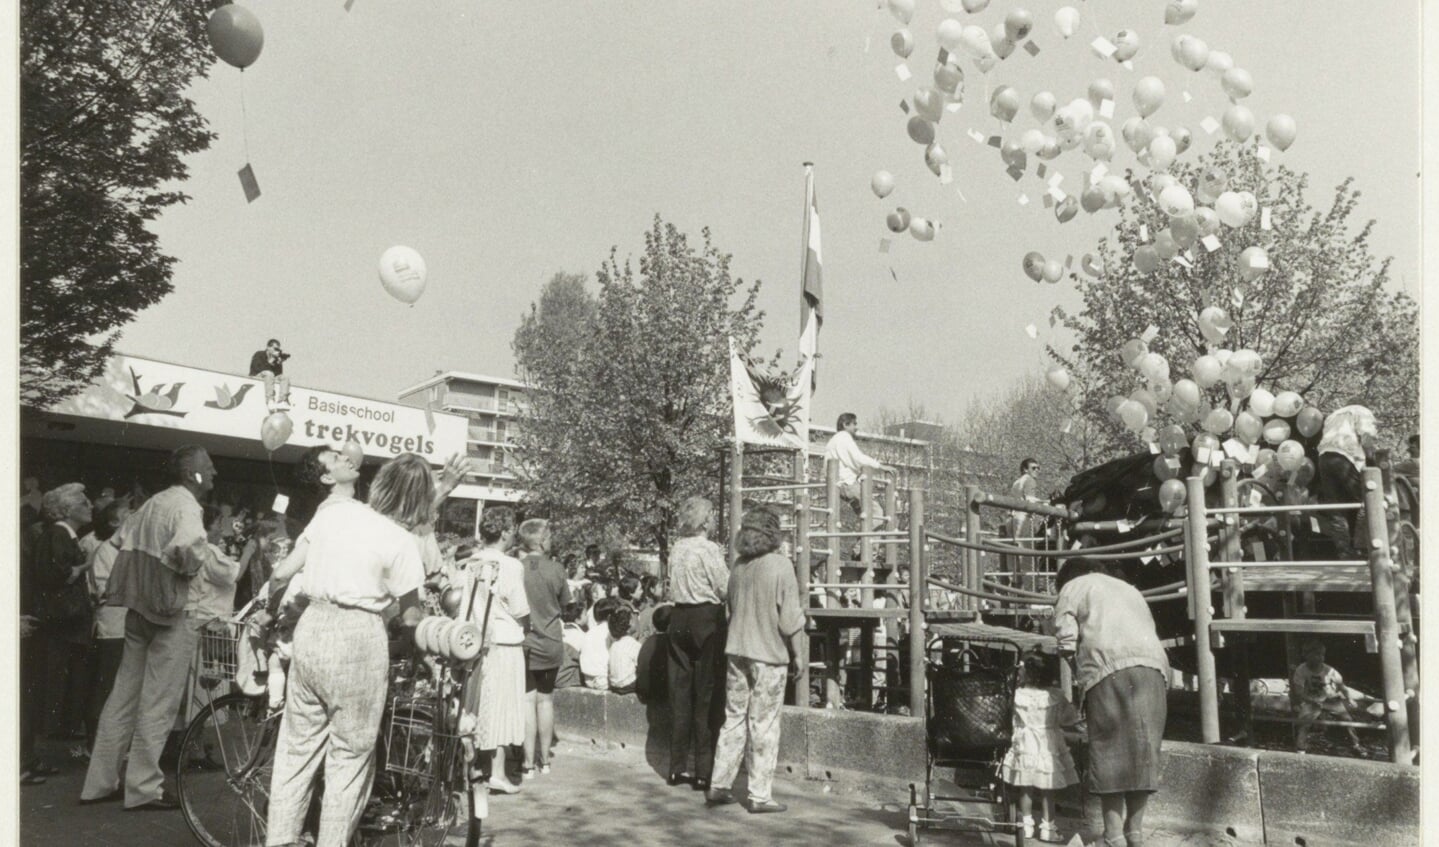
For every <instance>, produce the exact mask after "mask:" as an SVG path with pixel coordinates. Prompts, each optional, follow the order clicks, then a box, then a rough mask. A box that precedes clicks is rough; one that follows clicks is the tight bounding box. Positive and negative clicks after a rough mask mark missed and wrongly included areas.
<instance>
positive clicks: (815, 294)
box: [799, 169, 824, 389]
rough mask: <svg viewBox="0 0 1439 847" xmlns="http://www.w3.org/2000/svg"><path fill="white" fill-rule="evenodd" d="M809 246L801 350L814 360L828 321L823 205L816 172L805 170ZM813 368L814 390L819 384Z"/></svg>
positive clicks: (803, 288)
mask: <svg viewBox="0 0 1439 847" xmlns="http://www.w3.org/2000/svg"><path fill="white" fill-rule="evenodd" d="M804 230H805V249H804V268H803V273H802V275H801V276H802V280H801V289H800V308H799V352H800V356H801V357H802V358H803V359H807V360H810V361H813V360H814V358H815V355H816V353H817V352H818V350H819V328H820V326H821V325H822V324H823V323H824V295H823V286H822V285H821V273H820V271H821V261H820V236H819V207H818V206H817V205H816V204H815V196H814V171H812V170H810V169H806V171H805V224H804ZM817 371H818V368H817V367H815V368H812V369H811V371H810V374H811V385H810V387H811V389H813V388H814V386H815V384H816V380H815V374H816V372H817Z"/></svg>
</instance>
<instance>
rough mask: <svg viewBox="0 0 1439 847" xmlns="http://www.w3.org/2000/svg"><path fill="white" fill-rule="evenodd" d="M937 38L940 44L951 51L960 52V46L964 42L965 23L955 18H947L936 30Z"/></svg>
mask: <svg viewBox="0 0 1439 847" xmlns="http://www.w3.org/2000/svg"><path fill="white" fill-rule="evenodd" d="M934 35H935V38H936V40H938V41H939V46H941V47H943V48H944V49H945V50H948V51H949V52H951V53H958V52H959V48H960V47H961V46H962V45H963V44H964V24H962V23H960V22H959V21H957V20H955V19H954V18H945V19H944V20H942V21H940V22H939V28H938V29H936V30H935V33H934Z"/></svg>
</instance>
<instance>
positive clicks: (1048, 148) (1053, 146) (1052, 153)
mask: <svg viewBox="0 0 1439 847" xmlns="http://www.w3.org/2000/svg"><path fill="white" fill-rule="evenodd" d="M1061 152H1063V151H1061V150H1060V149H1059V142H1058V141H1056V140H1055V139H1054V138H1051V137H1049V136H1045V139H1044V146H1043V147H1041V148H1039V158H1041V159H1043V160H1045V161H1046V162H1047V161H1049V160H1050V159H1055V158H1058V157H1059V154H1060V153H1061Z"/></svg>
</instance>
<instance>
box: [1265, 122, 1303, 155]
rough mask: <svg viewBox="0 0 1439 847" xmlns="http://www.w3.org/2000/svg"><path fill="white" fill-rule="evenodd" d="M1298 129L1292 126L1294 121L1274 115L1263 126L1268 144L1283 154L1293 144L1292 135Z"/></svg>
mask: <svg viewBox="0 0 1439 847" xmlns="http://www.w3.org/2000/svg"><path fill="white" fill-rule="evenodd" d="M1298 131H1299V128H1298V127H1296V126H1295V125H1294V119H1293V118H1291V117H1289V116H1288V115H1275V116H1274V117H1272V118H1270V119H1269V123H1267V124H1265V125H1264V134H1265V136H1267V137H1268V138H1269V143H1270V144H1273V145H1274V147H1275V149H1277V150H1279V152H1281V153H1283V152H1284V151H1285V150H1288V149H1289V145H1291V144H1293V143H1294V134H1295V133H1297V132H1298Z"/></svg>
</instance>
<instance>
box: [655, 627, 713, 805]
mask: <svg viewBox="0 0 1439 847" xmlns="http://www.w3.org/2000/svg"><path fill="white" fill-rule="evenodd" d="M667 632H668V635H669V694H670V716H671V718H670V719H671V730H670V771H671V772H672V773H679V772H681V771H683V770H685V768H686V766H687V764H688V763H689V759H690V756H691V754H693V756H694V763H695V769H694V774H695V776H697V777H700V778H702V779H709V775H710V771H712V770H714V743H715V730H716V728H717V727H718V726H719V724H720V722H721V720H722V715H723V708H724V685H723V684H722V682H723V680H724V647H725V615H724V606H721V605H720V604H718V603H698V604H694V605H684V604H679V603H676V604H675V608H674V613H673V614H672V615H671V616H670V625H669V629H668V630H667Z"/></svg>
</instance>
